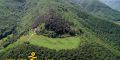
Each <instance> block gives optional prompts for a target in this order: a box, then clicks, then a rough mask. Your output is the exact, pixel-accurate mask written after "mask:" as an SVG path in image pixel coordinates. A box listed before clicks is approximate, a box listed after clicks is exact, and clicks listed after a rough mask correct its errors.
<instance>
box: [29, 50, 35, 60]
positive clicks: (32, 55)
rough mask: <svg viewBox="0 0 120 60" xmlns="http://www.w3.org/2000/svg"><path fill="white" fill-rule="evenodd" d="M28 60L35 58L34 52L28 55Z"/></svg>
mask: <svg viewBox="0 0 120 60" xmlns="http://www.w3.org/2000/svg"><path fill="white" fill-rule="evenodd" d="M28 58H29V59H30V60H35V59H36V58H37V57H35V52H32V53H31V56H28Z"/></svg>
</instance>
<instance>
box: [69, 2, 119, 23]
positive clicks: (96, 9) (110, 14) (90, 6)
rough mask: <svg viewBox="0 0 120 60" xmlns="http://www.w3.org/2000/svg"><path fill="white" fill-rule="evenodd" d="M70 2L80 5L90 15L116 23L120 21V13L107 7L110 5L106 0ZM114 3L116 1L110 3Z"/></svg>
mask: <svg viewBox="0 0 120 60" xmlns="http://www.w3.org/2000/svg"><path fill="white" fill-rule="evenodd" d="M70 1H71V2H73V3H77V4H79V5H80V6H81V7H82V8H83V9H84V10H86V11H88V13H92V14H93V15H96V16H97V17H102V18H105V19H108V20H114V21H116V20H119V19H120V12H119V11H117V10H114V9H113V8H111V7H109V6H108V5H107V4H108V3H107V2H106V0H104V2H103V1H102V0H70ZM112 2H114V1H110V2H109V3H112ZM106 3H107V4H106ZM113 6H114V4H113ZM116 7H117V6H116ZM118 8H119V7H118Z"/></svg>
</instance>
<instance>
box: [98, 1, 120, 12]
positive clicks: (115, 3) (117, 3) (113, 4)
mask: <svg viewBox="0 0 120 60" xmlns="http://www.w3.org/2000/svg"><path fill="white" fill-rule="evenodd" d="M100 1H102V2H103V3H105V4H107V5H108V6H110V7H111V8H113V9H115V10H118V11H120V7H119V6H120V1H119V0H100Z"/></svg>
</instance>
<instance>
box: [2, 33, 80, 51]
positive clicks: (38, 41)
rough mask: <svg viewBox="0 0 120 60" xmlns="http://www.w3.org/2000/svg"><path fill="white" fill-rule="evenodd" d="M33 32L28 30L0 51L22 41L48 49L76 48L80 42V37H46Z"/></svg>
mask: <svg viewBox="0 0 120 60" xmlns="http://www.w3.org/2000/svg"><path fill="white" fill-rule="evenodd" d="M33 33H34V32H30V33H29V34H28V35H24V36H22V37H21V38H20V39H19V40H17V42H15V43H13V44H10V45H9V46H8V47H6V48H4V49H1V50H0V52H7V51H9V50H10V49H12V48H13V47H15V46H18V45H21V44H23V43H24V42H26V41H27V42H28V41H29V42H30V44H32V45H36V46H39V47H41V46H42V47H47V48H50V49H56V50H61V49H74V48H77V47H78V46H79V44H80V41H81V40H80V39H81V38H80V37H79V36H75V37H67V38H48V37H45V36H42V35H36V34H34V35H32V34H33Z"/></svg>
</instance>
